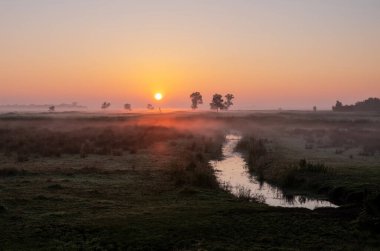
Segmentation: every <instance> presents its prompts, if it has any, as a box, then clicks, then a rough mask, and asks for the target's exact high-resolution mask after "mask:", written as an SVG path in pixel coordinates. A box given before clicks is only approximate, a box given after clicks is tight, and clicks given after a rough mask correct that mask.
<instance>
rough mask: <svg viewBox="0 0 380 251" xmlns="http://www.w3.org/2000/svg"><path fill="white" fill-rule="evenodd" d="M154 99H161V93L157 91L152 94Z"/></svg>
mask: <svg viewBox="0 0 380 251" xmlns="http://www.w3.org/2000/svg"><path fill="white" fill-rule="evenodd" d="M154 99H155V100H157V101H159V100H161V99H162V94H161V93H159V92H157V93H156V94H154Z"/></svg>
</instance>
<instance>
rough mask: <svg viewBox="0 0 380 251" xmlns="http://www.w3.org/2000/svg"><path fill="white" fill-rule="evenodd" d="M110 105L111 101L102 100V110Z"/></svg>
mask: <svg viewBox="0 0 380 251" xmlns="http://www.w3.org/2000/svg"><path fill="white" fill-rule="evenodd" d="M110 106H111V103H110V102H104V103H103V104H102V106H101V108H102V109H103V110H104V109H107V108H108V107H110Z"/></svg>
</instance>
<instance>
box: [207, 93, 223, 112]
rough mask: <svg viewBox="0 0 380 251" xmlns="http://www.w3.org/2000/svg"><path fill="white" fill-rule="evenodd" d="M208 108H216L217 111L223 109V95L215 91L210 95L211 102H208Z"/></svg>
mask: <svg viewBox="0 0 380 251" xmlns="http://www.w3.org/2000/svg"><path fill="white" fill-rule="evenodd" d="M210 108H211V109H212V110H216V111H217V112H218V111H219V110H223V109H224V100H223V96H222V95H220V94H217V93H216V94H214V96H213V97H212V102H211V103H210Z"/></svg>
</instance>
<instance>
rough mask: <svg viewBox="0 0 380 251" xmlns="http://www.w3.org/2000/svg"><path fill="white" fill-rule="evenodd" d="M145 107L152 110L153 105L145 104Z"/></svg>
mask: <svg viewBox="0 0 380 251" xmlns="http://www.w3.org/2000/svg"><path fill="white" fill-rule="evenodd" d="M146 108H147V109H148V110H154V106H153V105H152V104H148V105H147V106H146Z"/></svg>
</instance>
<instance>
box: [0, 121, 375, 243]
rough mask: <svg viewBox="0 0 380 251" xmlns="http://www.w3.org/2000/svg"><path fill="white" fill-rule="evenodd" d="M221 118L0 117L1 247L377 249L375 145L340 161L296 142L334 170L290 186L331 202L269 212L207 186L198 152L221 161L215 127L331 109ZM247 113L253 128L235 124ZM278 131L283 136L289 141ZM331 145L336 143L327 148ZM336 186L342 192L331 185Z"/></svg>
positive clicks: (259, 125)
mask: <svg viewBox="0 0 380 251" xmlns="http://www.w3.org/2000/svg"><path fill="white" fill-rule="evenodd" d="M226 116H227V115H223V114H222V115H215V114H201V115H196V114H195V115H186V114H185V115H183V114H182V115H180V114H176V115H163V116H142V115H135V116H89V115H86V116H82V115H65V116H62V115H57V116H52V115H40V116H31V115H22V116H20V115H2V117H1V118H0V138H1V141H0V151H1V154H0V155H1V157H0V181H1V182H0V233H1V234H0V249H1V250H78V249H81V250H377V249H378V247H379V246H380V238H379V237H380V236H379V232H378V225H376V224H377V221H376V220H377V219H378V218H376V217H378V215H377V214H376V213H377V212H368V210H369V209H371V210H375V211H376V210H377V208H376V205H374V204H373V203H375V202H374V201H373V200H372V198H376V196H377V195H378V191H379V186H380V182H379V181H380V164H379V163H380V162H379V156H378V155H379V153H378V150H377V148H376V147H377V146H376V144H375V145H374V146H373V147H372V148H371V149H370V150H371V151H372V150H373V152H374V153H373V155H372V154H369V155H370V156H365V157H366V158H368V159H366V158H364V156H363V155H362V154H361V153H362V152H360V151H362V149H359V148H357V149H356V148H355V147H354V146H353V147H352V148H350V150H346V151H350V152H349V153H347V156H346V157H347V158H346V157H342V154H341V153H339V154H336V153H333V154H332V155H329V154H328V151H327V150H326V151H323V152H322V153H321V156H322V157H323V158H322V157H321V156H319V155H318V156H319V157H318V156H316V155H315V154H316V152H318V151H314V150H311V152H310V151H309V150H310V149H308V151H306V150H305V151H306V152H302V151H301V150H298V154H299V155H300V156H301V157H302V158H306V157H307V158H308V159H311V160H315V159H316V158H317V157H318V158H321V159H323V160H324V161H325V162H324V163H325V164H326V165H328V166H329V168H332V169H334V170H333V171H331V172H332V173H333V175H327V176H326V175H325V174H323V175H322V174H321V173H320V172H318V171H317V172H315V171H314V172H309V173H306V174H307V177H309V178H308V179H306V181H304V182H300V180H301V179H305V177H304V176H305V171H304V170H301V171H300V173H297V172H295V173H294V174H293V173H292V175H294V176H295V177H293V178H295V180H296V181H297V182H296V183H294V184H295V185H294V184H293V186H290V187H289V190H292V191H294V190H299V191H301V192H304V193H309V194H316V195H317V194H318V196H324V197H326V198H329V197H331V194H333V195H334V196H337V197H338V198H336V200H337V201H340V204H341V205H342V206H341V207H340V208H339V209H328V208H325V209H323V208H321V209H317V210H314V211H310V210H307V209H285V208H273V207H268V206H266V205H264V204H260V203H256V202H249V201H247V200H246V199H245V198H240V199H237V198H235V197H233V196H232V195H230V194H229V193H228V192H226V191H224V190H222V189H221V188H220V187H219V186H218V184H217V182H216V180H215V176H214V174H213V172H212V170H211V169H210V167H209V165H208V160H210V159H216V158H220V157H221V156H220V146H221V144H222V142H223V134H224V132H225V131H226V130H229V129H231V128H235V129H236V128H238V129H239V130H242V131H244V132H247V133H248V132H249V133H252V132H253V131H254V130H258V131H261V130H263V128H269V127H270V124H272V123H273V124H277V125H278V121H277V120H279V121H282V122H283V123H282V126H286V124H287V123H289V121H292V123H296V124H297V125H298V126H299V127H302V128H303V129H305V128H307V129H313V130H314V129H315V128H311V126H310V124H308V123H307V121H310V120H314V121H313V122H314V123H313V125H314V126H315V122H318V124H322V126H323V127H326V125H329V126H337V125H336V124H335V123H336V122H331V116H332V115H331V114H328V115H326V117H327V118H325V115H323V118H324V120H323V121H321V117H317V118H313V117H310V115H308V114H296V115H286V117H285V115H284V114H269V115H257V116H259V117H255V116H256V115H246V114H233V115H231V116H232V117H229V118H228V119H225V117H226ZM334 116H336V115H334ZM360 119H361V122H360V121H359V120H358V121H357V122H356V123H358V124H357V125H356V127H358V128H360V129H363V128H365V129H363V130H376V128H378V127H377V125H378V123H379V120H378V117H373V116H371V117H366V118H364V119H365V120H363V118H360ZM273 120H275V121H273ZM231 121H235V122H231ZM242 121H244V123H241V122H242ZM247 121H250V123H252V127H249V128H248V127H247V126H239V125H241V124H244V125H247ZM305 121H306V122H305ZM334 121H335V120H334ZM339 121H340V123H341V124H339V126H342V125H344V124H346V123H349V124H347V127H348V128H350V129H352V130H354V129H355V128H356V127H353V124H352V120H351V119H350V120H348V119H346V117H341V118H339ZM347 121H351V122H347ZM359 123H360V124H359ZM291 127H292V128H293V127H294V124H292V126H291ZM271 128H272V129H273V127H271ZM334 128H335V127H334ZM371 128H372V129H371ZM379 128H380V127H379ZM268 132H270V131H266V132H265V133H264V132H262V133H263V134H262V135H265V136H267V135H268ZM371 132H372V131H371ZM355 135H357V134H355ZM363 135H364V136H365V135H366V134H365V133H364V134H363ZM363 135H361V136H360V135H359V136H357V137H359V138H362V137H364V136H363ZM277 136H278V135H276V137H277ZM335 136H336V135H335ZM278 137H280V136H278ZM336 137H338V136H336ZM280 138H281V142H282V144H285V143H284V142H289V141H286V140H287V138H286V137H280ZM293 138H294V137H293ZM338 143H339V142H338ZM292 144H295V143H294V142H292ZM315 144H316V143H315ZM285 146H286V144H285ZM358 147H359V146H358ZM302 148H303V149H305V148H304V146H303V143H302ZM306 148H310V147H309V146H308V147H306ZM338 148H339V149H340V148H344V146H334V147H333V149H334V151H336V149H338ZM355 149H356V150H355ZM296 150H297V145H295V146H294V147H292V148H286V147H283V148H281V149H280V150H279V153H281V156H282V157H281V159H282V158H283V160H284V161H292V160H291V159H292V158H295V157H294V156H296V155H295V154H294V153H292V154H291V157H286V154H285V153H287V152H290V151H296ZM367 150H368V149H367ZM355 151H358V153H357V154H355ZM368 151H369V150H368ZM371 153H372V152H371ZM284 154H285V157H284ZM344 154H345V153H343V155H344ZM363 154H364V153H363ZM350 155H354V156H353V157H352V158H351V156H350ZM289 156H290V155H289ZM334 156H337V157H334ZM362 157H363V158H362ZM335 158H339V161H336V162H337V163H340V164H339V165H338V164H336V165H335V164H334V159H335ZM343 159H346V160H347V161H346V162H345V163H346V164H344V163H342V160H343ZM296 160H297V161H298V156H297V159H296ZM277 161H278V160H277ZM350 163H351V164H350ZM352 163H353V164H352ZM366 163H368V164H366ZM292 170H293V169H292ZM297 171H299V169H297ZM273 172H274V171H273V167H271V168H269V169H265V170H264V171H263V175H264V176H263V177H264V178H265V179H268V180H270V181H271V182H274V183H276V182H277V184H279V185H283V186H285V185H286V184H285V183H284V184H282V183H281V182H283V181H282V180H281V179H279V178H278V177H277V176H276V175H274V174H273ZM278 172H279V173H281V172H284V170H278ZM329 172H330V171H329ZM276 177H277V178H276ZM326 177H328V179H326ZM322 178H323V180H321V179H322ZM321 188H324V189H321ZM338 188H340V190H343V191H345V193H343V192H342V193H341V194H339V193H338V194H336V193H335V194H334V193H333V192H332V191H335V190H336V189H338ZM338 190H339V189H338ZM340 190H339V191H340ZM299 191H298V192H299ZM362 191H365V193H366V194H370V198H371V200H370V203H371V204H368V201H369V199H368V200H367V197H365V198H364V197H363V196H362V197H360V196H359V197H360V198H359V197H358V196H357V197H355V200H352V199H347V194H358V193H359V194H361V192H362ZM363 193H364V192H363ZM329 194H330V195H329ZM339 196H341V197H339ZM342 196H344V198H343V197H342Z"/></svg>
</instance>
